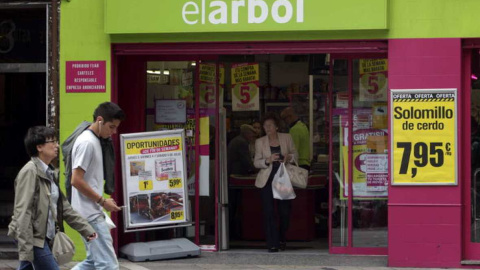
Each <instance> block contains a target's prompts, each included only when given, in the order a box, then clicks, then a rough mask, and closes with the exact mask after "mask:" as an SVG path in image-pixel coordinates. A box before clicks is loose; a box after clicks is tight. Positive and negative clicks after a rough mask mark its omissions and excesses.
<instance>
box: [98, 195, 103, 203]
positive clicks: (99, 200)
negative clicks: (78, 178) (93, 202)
mask: <svg viewBox="0 0 480 270" xmlns="http://www.w3.org/2000/svg"><path fill="white" fill-rule="evenodd" d="M102 199H103V197H102V196H100V199H98V200H97V203H98V204H100V202H101V201H102Z"/></svg>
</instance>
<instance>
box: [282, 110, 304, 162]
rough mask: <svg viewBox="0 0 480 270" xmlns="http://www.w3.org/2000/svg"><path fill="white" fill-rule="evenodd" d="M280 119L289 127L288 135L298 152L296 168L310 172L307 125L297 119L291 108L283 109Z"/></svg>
mask: <svg viewBox="0 0 480 270" xmlns="http://www.w3.org/2000/svg"><path fill="white" fill-rule="evenodd" d="M280 117H281V118H282V120H283V121H285V123H286V124H287V125H288V126H289V133H290V135H291V136H292V139H293V143H294V144H295V148H296V149H297V151H298V160H297V163H298V166H299V167H302V168H304V169H306V170H308V171H310V133H309V132H308V127H307V125H305V123H303V122H302V120H300V118H298V115H297V113H296V112H295V110H294V109H293V107H287V108H285V109H284V110H283V111H282V113H281V114H280Z"/></svg>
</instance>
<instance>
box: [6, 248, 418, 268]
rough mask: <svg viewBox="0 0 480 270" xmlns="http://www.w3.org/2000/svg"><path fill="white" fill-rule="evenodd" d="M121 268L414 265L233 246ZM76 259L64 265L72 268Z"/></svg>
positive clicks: (376, 258) (12, 263)
mask: <svg viewBox="0 0 480 270" xmlns="http://www.w3.org/2000/svg"><path fill="white" fill-rule="evenodd" d="M119 261H120V269H121V270H149V269H174V270H199V269H208V270H216V269H228V270H247V269H252V270H259V269H264V270H268V269H272V270H273V269H275V270H280V269H282V270H287V269H305V270H307V269H309V270H310V269H312V270H365V269H368V270H396V269H401V270H407V269H414V268H390V267H387V256H353V255H332V254H328V253H326V252H288V251H286V252H279V253H266V252H260V251H258V250H233V251H223V252H202V255H201V256H199V257H194V258H178V259H171V260H162V261H147V262H130V261H128V260H126V259H123V258H120V259H119ZM17 265H18V262H17V261H14V260H0V270H7V269H8V270H10V269H15V268H16V266H17ZM74 265H75V263H69V264H67V265H65V266H62V268H61V269H62V270H68V269H71V268H72V267H73V266H74Z"/></svg>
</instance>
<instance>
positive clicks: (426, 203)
mask: <svg viewBox="0 0 480 270" xmlns="http://www.w3.org/2000/svg"><path fill="white" fill-rule="evenodd" d="M107 1H108V2H113V3H114V2H115V0H103V1H102V0H71V1H67V0H62V2H61V11H60V14H61V15H60V19H61V21H60V141H62V142H63V141H64V140H65V139H66V137H67V136H68V135H69V134H70V133H71V132H72V131H73V129H74V128H75V126H76V125H77V124H78V123H80V122H81V121H83V120H91V119H92V114H93V110H94V108H95V107H96V106H97V105H98V104H99V103H101V102H103V101H107V100H110V99H111V80H110V78H111V64H112V63H111V49H110V48H111V43H136V42H202V41H260V40H261V41H264V40H267V41H268V40H272V41H274V40H365V39H383V40H389V65H390V66H389V81H390V82H389V83H390V88H435V87H440V88H447V87H451V88H458V89H460V75H461V68H460V61H461V57H460V43H461V41H460V38H463V37H466V38H470V37H480V28H479V27H477V26H476V25H477V21H478V10H480V1H478V0H462V1H452V0H422V1H407V0H389V1H388V12H387V16H388V18H387V20H388V29H386V30H342V31H333V30H330V31H297V32H291V31H279V32H257V33H249V32H235V31H232V32H223V33H203V32H189V31H188V30H187V31H185V32H183V33H162V32H161V30H159V32H158V33H150V34H148V33H144V34H114V35H108V34H106V33H105V30H104V29H105V25H104V16H105V12H106V9H105V5H106V3H107ZM169 1H170V0H169ZM176 1H179V0H176ZM350 1H358V0H350ZM118 2H121V1H118ZM127 2H131V3H133V2H132V1H131V0H128V1H127ZM319 2H320V1H319ZM460 2H461V4H460ZM152 3H155V5H157V6H155V7H152V10H154V9H157V10H160V9H161V8H162V4H163V3H164V2H163V1H152ZM331 3H335V1H333V2H331ZM366 3H367V2H366ZM322 12H323V13H328V12H329V11H328V10H324V9H320V12H319V14H320V15H321V14H322ZM179 16H181V15H179ZM158 18H159V20H160V23H159V25H160V26H163V27H165V25H168V22H162V21H161V20H162V17H161V16H158ZM338 19H339V20H350V21H351V22H350V23H352V24H355V23H356V21H355V20H356V18H355V17H348V16H347V17H346V18H338ZM131 23H136V22H131ZM442 37H445V38H452V37H455V38H454V39H439V38H442ZM406 38H432V39H406ZM69 60H76V61H79V60H80V61H81V60H89V61H106V66H107V70H106V77H107V83H106V84H107V85H106V87H107V90H106V92H105V93H68V94H67V93H66V92H65V62H66V61H69ZM460 130H461V128H460ZM60 158H62V157H60ZM60 160H61V159H60ZM460 162H461V160H460ZM60 164H61V170H62V171H63V170H64V168H63V164H62V162H60ZM63 180H64V179H62V181H63ZM459 183H460V184H461V183H462V179H460V180H459ZM62 186H63V185H62ZM461 201H462V198H461V192H460V185H459V186H456V187H391V188H390V207H389V208H390V209H389V224H390V226H389V263H390V265H391V266H429V267H431V266H458V263H459V262H460V259H461V250H462V245H461V227H460V224H461V220H462V215H461V207H460V205H461ZM67 231H68V232H69V235H70V236H72V238H73V239H74V241H75V244H76V246H77V253H76V256H75V259H83V258H84V257H85V250H84V247H83V244H82V241H81V239H80V236H79V234H78V233H74V232H73V231H72V230H71V229H67ZM114 234H116V233H114Z"/></svg>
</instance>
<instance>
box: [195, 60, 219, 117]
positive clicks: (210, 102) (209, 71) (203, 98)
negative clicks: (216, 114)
mask: <svg viewBox="0 0 480 270" xmlns="http://www.w3.org/2000/svg"><path fill="white" fill-rule="evenodd" d="M199 71H200V75H199V81H200V85H199V88H200V100H199V106H200V108H215V100H216V96H215V95H216V93H215V89H216V83H217V81H216V77H217V69H216V64H209V63H207V64H205V63H202V64H200V66H199ZM218 74H219V77H220V80H219V82H218V83H219V88H220V92H219V98H218V100H219V107H221V106H223V92H224V85H225V68H224V67H223V65H219V71H218Z"/></svg>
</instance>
